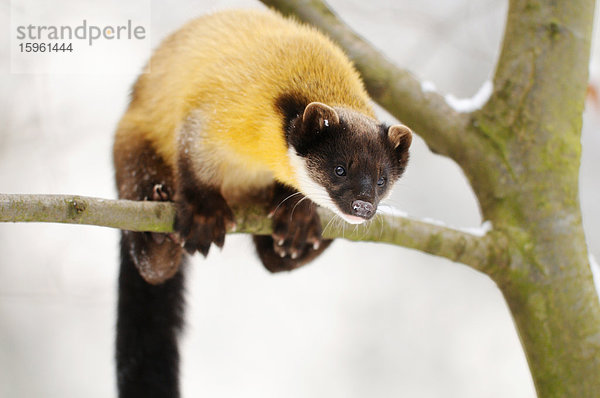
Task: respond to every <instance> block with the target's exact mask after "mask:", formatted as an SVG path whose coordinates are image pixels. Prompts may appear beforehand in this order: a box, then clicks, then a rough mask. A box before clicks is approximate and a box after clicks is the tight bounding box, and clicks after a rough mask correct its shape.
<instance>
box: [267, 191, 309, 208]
mask: <svg viewBox="0 0 600 398" xmlns="http://www.w3.org/2000/svg"><path fill="white" fill-rule="evenodd" d="M296 195H302V193H300V192H294V193H293V194H291V195H290V196H288V197H287V198H285V199H283V200H282V201H281V202H279V204H278V205H277V207H275V210H273V213H275V212H276V211H277V210H278V209H279V207H281V205H282V204H283V203H284V202H285V201H286V200H288V199H289V198H291V197H294V196H296Z"/></svg>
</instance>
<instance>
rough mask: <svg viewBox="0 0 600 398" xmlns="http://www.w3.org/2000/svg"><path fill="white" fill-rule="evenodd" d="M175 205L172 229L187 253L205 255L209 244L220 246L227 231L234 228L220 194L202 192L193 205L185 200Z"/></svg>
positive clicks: (231, 218)
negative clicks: (175, 214)
mask: <svg viewBox="0 0 600 398" xmlns="http://www.w3.org/2000/svg"><path fill="white" fill-rule="evenodd" d="M176 204H177V216H176V218H175V230H176V231H177V233H178V234H179V236H180V238H181V240H182V241H183V242H184V245H183V247H184V248H185V250H186V251H187V252H188V253H190V254H194V253H195V252H196V251H199V252H200V253H202V254H203V255H204V256H206V255H207V254H208V251H209V250H210V245H211V244H212V243H214V244H215V245H217V246H218V247H220V248H221V247H223V244H224V243H225V234H226V233H227V229H232V228H234V227H235V223H234V220H233V213H232V212H231V209H230V208H229V205H227V202H226V201H225V199H224V198H223V196H222V195H221V194H220V193H218V192H204V193H203V195H202V198H200V199H199V200H197V201H196V202H195V203H194V204H192V203H190V202H188V201H186V200H176Z"/></svg>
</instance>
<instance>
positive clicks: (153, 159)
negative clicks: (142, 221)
mask: <svg viewBox="0 0 600 398" xmlns="http://www.w3.org/2000/svg"><path fill="white" fill-rule="evenodd" d="M114 161H115V168H116V179H117V187H118V189H119V198H121V199H129V200H155V201H170V200H173V196H174V192H175V186H174V184H175V181H174V176H173V170H172V167H170V166H169V165H167V164H166V163H165V162H164V160H163V159H162V158H161V157H160V156H159V155H158V154H157V153H156V152H155V151H154V149H153V148H152V146H151V145H150V143H149V142H144V141H143V140H138V141H137V142H136V141H134V140H131V142H125V143H123V142H122V143H121V145H119V146H115V152H114ZM123 236H124V238H125V239H126V241H127V243H128V245H129V250H130V254H131V257H132V261H133V263H134V264H135V266H136V268H137V270H138V271H139V273H140V275H141V276H142V277H143V278H144V279H145V280H146V281H147V282H148V283H151V284H159V283H162V282H164V281H165V280H167V279H169V278H170V277H172V276H173V275H174V274H175V273H176V272H177V270H178V269H179V264H180V262H181V256H182V254H183V250H182V248H181V245H180V244H178V243H177V242H176V239H174V236H175V235H171V236H168V235H166V234H158V233H151V232H131V231H124V232H123Z"/></svg>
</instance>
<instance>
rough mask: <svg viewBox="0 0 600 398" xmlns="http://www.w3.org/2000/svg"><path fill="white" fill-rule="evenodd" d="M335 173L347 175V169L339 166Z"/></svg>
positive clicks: (341, 175)
mask: <svg viewBox="0 0 600 398" xmlns="http://www.w3.org/2000/svg"><path fill="white" fill-rule="evenodd" d="M335 174H337V175H338V176H340V177H343V176H345V175H346V169H345V168H343V167H342V166H337V167H336V168H335Z"/></svg>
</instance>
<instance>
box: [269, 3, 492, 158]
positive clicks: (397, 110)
mask: <svg viewBox="0 0 600 398" xmlns="http://www.w3.org/2000/svg"><path fill="white" fill-rule="evenodd" d="M261 1H262V3H264V4H265V5H267V6H269V7H273V8H275V9H277V10H279V11H280V12H282V13H283V14H285V15H294V16H295V17H297V18H298V19H300V20H301V21H303V22H307V23H310V24H311V25H314V26H316V27H317V28H319V29H320V30H321V31H322V32H324V33H326V34H327V35H328V36H329V37H331V38H332V39H333V40H334V41H335V42H337V43H338V44H339V45H340V46H341V47H342V48H343V49H344V51H345V52H346V54H347V55H348V56H349V57H350V58H351V59H352V61H353V62H354V65H355V66H356V68H357V69H358V70H359V72H360V73H361V75H362V78H363V81H364V82H365V86H366V88H367V90H368V92H369V94H370V95H371V97H372V98H373V99H374V100H375V101H376V102H377V103H379V104H380V105H381V106H382V107H384V108H385V109H386V110H387V111H388V112H390V113H391V114H392V115H394V116H395V117H396V118H398V119H399V120H401V121H402V122H403V123H406V124H407V125H409V126H410V127H411V128H412V129H414V130H415V131H416V132H417V133H418V134H419V135H420V136H421V137H423V139H424V140H425V142H426V143H427V145H428V146H429V147H430V148H431V150H432V151H434V152H436V153H438V154H441V155H444V156H448V157H450V158H452V159H454V160H455V161H457V162H458V163H459V164H460V163H461V157H462V155H461V153H462V150H463V148H464V146H466V145H469V144H471V143H472V142H473V141H476V140H479V139H480V137H479V136H478V135H477V134H475V133H474V132H473V131H472V130H469V129H467V128H466V127H467V125H468V123H469V121H470V115H469V114H467V113H458V112H456V111H455V110H454V109H453V108H451V107H450V106H449V105H448V104H447V102H446V101H445V99H444V98H443V97H442V96H441V95H439V94H438V93H436V92H433V91H424V90H423V88H422V84H421V82H419V81H418V80H417V79H416V78H415V77H414V76H413V75H412V74H411V73H410V72H408V71H406V70H404V69H401V68H398V67H397V66H395V65H394V64H393V63H392V62H391V61H389V60H388V59H387V58H386V57H385V56H384V55H383V54H382V53H381V52H380V51H378V50H377V49H375V48H374V47H373V46H372V45H371V44H369V43H368V42H367V41H365V40H364V39H363V38H361V37H360V36H359V35H358V34H356V32H354V31H353V30H352V29H351V28H350V27H349V26H348V25H346V24H345V23H344V22H342V21H341V20H340V19H339V18H338V17H337V16H336V15H335V14H334V13H333V11H332V10H331V9H330V8H329V7H328V6H327V5H326V4H325V3H324V2H322V1H321V0H261Z"/></svg>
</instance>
